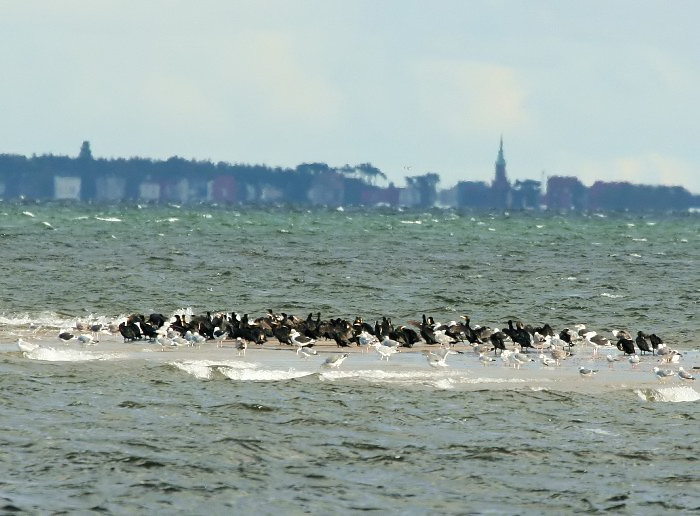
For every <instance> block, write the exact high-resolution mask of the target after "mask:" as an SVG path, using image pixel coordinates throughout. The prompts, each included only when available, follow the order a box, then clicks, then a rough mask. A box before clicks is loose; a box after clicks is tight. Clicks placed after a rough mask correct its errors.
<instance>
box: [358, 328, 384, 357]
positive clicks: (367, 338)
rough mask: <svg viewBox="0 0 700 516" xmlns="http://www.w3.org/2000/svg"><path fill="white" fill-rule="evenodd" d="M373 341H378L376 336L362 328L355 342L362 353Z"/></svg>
mask: <svg viewBox="0 0 700 516" xmlns="http://www.w3.org/2000/svg"><path fill="white" fill-rule="evenodd" d="M375 342H379V340H378V339H377V337H375V336H374V335H372V334H371V333H369V332H368V331H366V330H362V332H361V333H360V334H359V335H358V336H357V343H358V344H359V345H360V347H361V348H362V352H363V353H364V352H365V350H367V351H369V347H370V346H371V345H373V344H374V343H375Z"/></svg>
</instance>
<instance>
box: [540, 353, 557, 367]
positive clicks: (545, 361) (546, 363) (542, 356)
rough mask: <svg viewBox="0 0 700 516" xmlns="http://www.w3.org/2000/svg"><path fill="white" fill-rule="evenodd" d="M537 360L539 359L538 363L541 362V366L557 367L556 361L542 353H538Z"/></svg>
mask: <svg viewBox="0 0 700 516" xmlns="http://www.w3.org/2000/svg"><path fill="white" fill-rule="evenodd" d="M539 359H540V362H542V365H543V366H546V367H553V366H555V365H557V361H556V360H554V359H553V358H552V357H548V356H546V355H545V354H544V353H540V356H539Z"/></svg>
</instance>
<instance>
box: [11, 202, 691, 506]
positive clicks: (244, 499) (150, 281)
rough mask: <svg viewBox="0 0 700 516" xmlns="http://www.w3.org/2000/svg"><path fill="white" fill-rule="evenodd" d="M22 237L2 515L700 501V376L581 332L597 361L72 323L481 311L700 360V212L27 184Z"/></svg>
mask: <svg viewBox="0 0 700 516" xmlns="http://www.w3.org/2000/svg"><path fill="white" fill-rule="evenodd" d="M0 246H1V248H2V260H0V404H1V407H2V408H1V413H0V414H1V415H0V417H1V418H2V424H1V425H0V444H1V445H0V464H2V467H0V513H2V514H99V513H101V514H208V515H213V514H253V513H255V514H261V515H264V514H285V515H286V514H290V515H293V514H323V515H328V514H353V513H374V514H407V515H434V514H505V515H511V514H574V513H613V514H650V515H656V514H661V513H665V512H673V513H680V514H690V513H698V512H699V511H700V463H699V462H698V459H699V458H700V433H699V432H698V421H699V420H700V410H699V408H698V407H700V405H699V400H700V387H698V385H697V383H696V382H681V381H680V380H678V379H676V378H674V379H672V380H671V381H669V382H661V381H660V380H657V379H656V378H655V377H654V374H653V372H652V371H651V367H652V365H654V364H655V360H656V358H657V357H649V356H647V357H644V360H645V362H644V366H645V367H643V368H641V369H640V370H639V371H634V372H633V371H632V369H630V366H628V364H627V363H626V362H624V361H620V362H618V363H616V364H614V367H615V369H613V368H611V367H610V365H606V363H605V359H604V358H603V356H604V354H610V353H613V354H615V356H617V355H619V351H617V349H615V348H614V347H613V348H611V350H608V351H604V352H601V353H599V356H597V357H596V356H594V355H593V354H592V353H593V352H592V351H589V350H587V349H586V350H583V349H582V348H581V345H579V347H578V348H574V352H575V354H576V353H578V356H579V360H580V361H579V362H577V364H579V363H580V364H583V365H586V366H592V367H595V368H596V369H597V370H598V371H599V373H598V376H597V377H596V376H594V377H592V378H590V379H583V378H581V377H580V376H579V374H578V372H577V369H576V367H575V366H566V368H564V366H562V369H559V370H557V373H556V374H554V373H553V374H552V376H551V377H550V376H548V375H547V374H545V373H542V372H541V371H542V366H540V365H539V364H532V365H531V364H527V365H526V366H524V367H523V368H522V369H520V370H518V371H515V370H513V369H510V368H505V367H503V366H500V365H493V366H488V367H482V366H480V365H478V364H477V363H476V359H475V358H474V357H473V356H472V355H469V354H467V353H466V352H465V353H463V354H458V355H456V356H454V357H453V356H450V357H449V358H450V366H449V367H445V368H443V369H441V370H434V369H432V368H430V367H429V366H428V364H427V363H426V362H425V360H421V359H422V357H421V355H420V354H417V353H410V352H407V353H400V354H397V355H395V356H392V358H391V361H386V362H384V361H381V360H380V358H378V357H377V356H376V355H372V354H370V353H366V354H361V355H360V354H354V355H352V356H350V357H349V358H348V359H347V360H346V362H345V363H343V364H342V365H341V366H340V367H338V368H337V369H332V370H331V369H324V368H322V367H319V365H318V362H313V359H312V361H311V362H304V363H302V361H301V359H299V358H298V356H295V354H294V352H293V351H291V350H290V351H274V350H272V351H270V352H269V354H267V355H266V350H264V349H255V348H254V346H251V348H252V349H249V350H248V352H247V354H246V355H245V356H243V357H241V356H238V355H236V354H235V353H233V351H232V350H229V352H230V353H229V354H230V356H229V357H227V358H226V360H222V359H221V358H220V356H217V357H216V360H214V361H212V359H211V356H212V353H214V351H212V350H211V349H210V351H206V350H205V349H201V350H196V349H195V350H192V351H189V352H188V355H187V358H186V359H183V358H182V357H181V356H178V355H168V354H167V353H160V352H159V351H158V350H155V349H153V350H151V351H150V352H149V351H148V347H149V344H147V343H143V342H139V343H122V342H121V339H120V338H119V337H118V336H106V335H105V336H103V337H102V341H103V342H108V341H110V339H111V341H110V342H112V343H113V344H112V345H113V346H117V345H118V346H122V347H123V346H127V347H129V349H130V350H131V351H130V352H129V353H124V352H116V351H113V350H112V349H111V348H108V347H106V346H107V345H106V344H103V343H102V342H101V343H100V344H97V345H95V346H91V347H90V349H83V348H80V347H76V346H75V345H72V346H70V347H69V346H66V345H65V344H62V343H60V342H59V340H58V339H57V335H58V333H59V331H61V330H64V329H69V330H70V329H74V328H75V327H76V325H78V324H79V323H89V324H96V323H101V324H104V325H107V324H108V323H111V322H115V321H120V320H124V318H125V317H127V316H128V315H129V314H132V313H142V314H146V315H147V314H150V313H162V314H164V315H166V316H167V317H170V316H172V315H174V314H176V313H178V314H179V313H183V314H188V315H197V314H204V313H206V312H207V311H210V312H212V313H216V312H226V313H232V312H236V313H239V314H249V317H250V318H254V317H259V316H263V315H265V314H266V313H268V312H269V311H272V312H274V313H282V312H284V313H287V314H293V315H296V316H298V317H301V318H306V317H307V315H308V314H310V313H311V314H314V316H316V314H318V313H320V314H321V317H322V318H323V319H330V318H340V317H342V318H346V319H350V320H352V319H354V318H355V317H358V316H359V317H362V318H363V319H364V320H365V321H368V322H370V323H372V324H373V323H374V321H376V320H381V318H382V317H387V318H390V319H391V321H392V323H393V324H395V325H407V326H410V325H414V326H415V324H416V321H420V320H421V317H422V316H423V315H424V314H426V315H429V316H432V317H433V318H434V319H435V320H436V321H443V322H447V321H452V320H457V321H459V320H461V317H462V316H465V315H466V316H469V317H470V319H471V322H472V324H473V325H488V326H490V327H499V328H501V327H503V326H505V325H506V324H507V321H508V320H514V321H523V322H524V323H526V324H532V325H535V326H538V325H542V324H544V323H549V324H550V325H551V326H552V327H553V328H555V329H557V330H559V329H563V328H572V327H574V325H578V324H583V325H585V326H586V328H589V329H591V330H594V331H596V332H598V333H600V334H603V335H606V336H609V337H610V338H612V335H611V332H612V330H614V329H626V330H628V331H630V332H631V333H632V334H633V335H635V334H636V332H637V331H643V332H645V333H656V334H657V335H659V336H661V337H662V338H663V340H664V342H665V343H666V344H667V345H668V346H670V347H673V348H674V349H677V350H678V351H679V353H681V354H682V358H681V361H680V365H681V366H684V367H685V369H686V370H688V371H691V372H692V371H693V367H698V366H700V360H699V359H698V356H699V353H698V349H699V348H700V338H699V337H698V332H699V331H700V321H699V319H698V313H699V301H700V266H699V265H700V263H699V260H700V214H698V213H675V214H673V213H669V214H659V213H654V214H651V213H650V214H631V213H575V212H571V213H550V212H541V211H528V212H510V213H508V212H498V213H496V212H494V213H477V212H461V211H456V210H453V209H438V208H435V209H430V210H408V209H406V210H402V209H395V208H389V207H377V208H350V207H347V208H335V207H334V208H324V207H314V208H310V209H307V208H298V207H290V206H261V207H240V206H237V207H231V206H218V205H211V204H202V205H196V206H192V205H181V206H180V205H174V204H173V205H149V204H140V205H139V204H116V205H90V204H79V203H63V202H49V203H34V202H31V203H30V202H21V203H20V202H17V203H10V202H4V203H0ZM19 338H22V339H25V340H27V341H37V342H40V343H41V348H40V350H41V353H27V352H22V351H20V350H19V349H18V347H17V345H16V342H17V340H18V339H19ZM150 346H153V345H150ZM206 346H210V347H211V348H213V347H214V344H210V343H208V344H205V345H204V346H203V348H204V347H206ZM579 349H581V351H579ZM207 353H208V354H207ZM285 353H287V354H285ZM170 356H172V357H173V358H172V359H171V358H169V357H170ZM575 356H576V355H575ZM279 357H282V358H279ZM353 361H354V362H353ZM467 361H471V362H470V363H469V364H468V365H467ZM674 367H675V368H676V369H677V368H678V365H675V366H674ZM486 371H498V372H497V373H495V372H494V373H488V374H487V373H486ZM698 372H700V371H696V373H698ZM616 375H620V376H616Z"/></svg>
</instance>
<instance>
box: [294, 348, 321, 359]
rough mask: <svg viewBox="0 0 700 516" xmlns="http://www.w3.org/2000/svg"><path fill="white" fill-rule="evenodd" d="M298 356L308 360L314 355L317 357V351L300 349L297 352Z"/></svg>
mask: <svg viewBox="0 0 700 516" xmlns="http://www.w3.org/2000/svg"><path fill="white" fill-rule="evenodd" d="M299 354H300V355H301V358H309V357H311V356H314V355H318V351H316V350H315V349H314V348H306V347H305V348H301V349H300V350H299Z"/></svg>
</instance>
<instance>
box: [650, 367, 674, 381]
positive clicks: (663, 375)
mask: <svg viewBox="0 0 700 516" xmlns="http://www.w3.org/2000/svg"><path fill="white" fill-rule="evenodd" d="M654 374H655V375H656V377H657V378H658V379H659V380H660V381H662V382H663V381H665V380H667V379H668V378H670V377H672V376H675V375H676V373H674V372H673V371H671V370H670V369H659V368H658V367H654Z"/></svg>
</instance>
